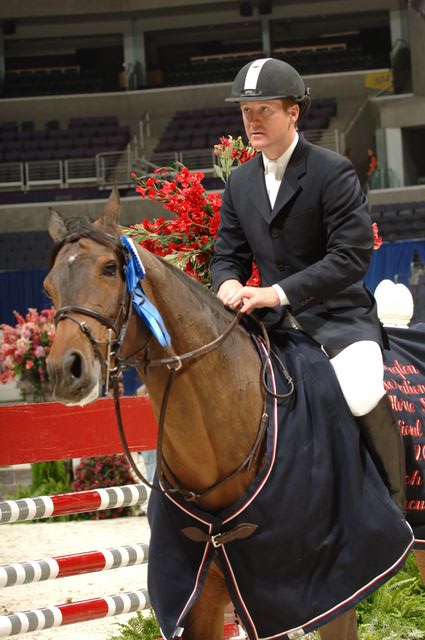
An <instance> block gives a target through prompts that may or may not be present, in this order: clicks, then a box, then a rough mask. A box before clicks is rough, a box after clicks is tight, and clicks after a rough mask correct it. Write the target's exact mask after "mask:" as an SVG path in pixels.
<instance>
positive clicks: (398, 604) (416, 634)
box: [357, 554, 425, 640]
mask: <svg viewBox="0 0 425 640" xmlns="http://www.w3.org/2000/svg"><path fill="white" fill-rule="evenodd" d="M357 618H358V624H359V637H360V640H382V639H383V638H385V640H410V639H414V638H422V639H425V587H424V584H423V582H422V579H421V577H420V575H419V572H418V569H417V566H416V561H415V558H414V556H413V554H411V555H410V556H409V558H408V559H407V562H406V564H405V566H404V567H403V569H401V570H400V571H399V573H398V574H397V575H395V576H394V577H393V578H391V580H389V581H388V582H386V583H385V584H384V585H383V586H382V587H381V588H380V589H378V590H377V591H375V592H374V593H373V594H372V595H371V596H369V598H367V599H366V600H364V601H363V602H362V603H361V604H360V605H359V606H358V607H357Z"/></svg>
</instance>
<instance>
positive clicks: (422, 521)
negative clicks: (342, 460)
mask: <svg viewBox="0 0 425 640" xmlns="http://www.w3.org/2000/svg"><path fill="white" fill-rule="evenodd" d="M387 333H388V336H389V343H390V349H389V350H388V351H385V353H384V362H385V379H384V384H385V389H386V392H387V395H388V397H389V398H390V400H391V405H392V408H393V411H394V413H395V415H396V416H397V419H398V424H399V426H400V431H401V435H402V436H403V440H404V450H405V453H406V496H407V520H408V521H409V523H410V525H411V526H412V528H413V532H414V534H415V539H416V541H415V547H416V548H417V549H421V550H425V324H418V325H415V326H413V327H411V328H410V329H403V328H397V329H396V328H391V329H390V328H387Z"/></svg>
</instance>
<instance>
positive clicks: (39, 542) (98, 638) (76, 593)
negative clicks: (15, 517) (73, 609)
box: [0, 516, 150, 640]
mask: <svg viewBox="0 0 425 640" xmlns="http://www.w3.org/2000/svg"><path fill="white" fill-rule="evenodd" d="M149 538H150V530H149V525H148V522H147V518H146V516H133V517H129V518H114V519H109V520H97V521H81V522H51V523H50V522H49V523H47V522H42V521H40V522H38V523H29V524H25V523H22V524H9V525H8V524H2V525H0V564H11V563H14V562H25V561H28V560H40V559H42V558H46V557H51V556H59V555H67V554H70V553H77V552H82V551H93V550H95V549H98V548H110V547H118V546H123V545H126V544H135V543H146V544H148V543H149ZM146 588H147V585H146V564H143V565H137V566H133V567H124V568H122V569H113V570H110V571H99V572H95V573H89V574H83V575H80V576H71V577H69V578H59V579H57V580H49V581H45V582H39V583H34V584H30V585H19V586H16V587H8V588H4V589H1V590H0V615H8V614H11V613H18V612H20V611H28V610H29V609H39V608H42V607H44V606H51V605H56V604H63V603H65V602H69V601H71V600H72V601H73V602H75V601H77V600H85V599H89V598H96V597H102V596H108V595H114V594H118V593H120V592H123V591H135V590H137V589H146ZM134 615H135V614H134V613H131V614H123V615H120V616H116V617H113V618H112V617H111V618H103V619H100V620H92V621H90V622H82V623H78V624H72V625H67V626H63V627H56V628H54V629H50V630H47V629H46V630H42V631H37V632H32V633H26V634H24V635H22V636H21V637H22V638H27V639H28V640H107V638H109V637H110V636H111V635H113V634H114V633H116V632H117V631H118V627H117V623H118V622H126V621H127V620H128V619H129V618H130V617H132V616H134Z"/></svg>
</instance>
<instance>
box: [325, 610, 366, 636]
mask: <svg viewBox="0 0 425 640" xmlns="http://www.w3.org/2000/svg"><path fill="white" fill-rule="evenodd" d="M318 631H319V635H320V638H321V640H357V638H358V635H357V619H356V610H355V609H350V610H349V611H346V612H345V613H343V614H342V615H340V616H339V617H338V618H335V619H334V620H332V622H328V623H327V624H325V625H323V627H320V629H318Z"/></svg>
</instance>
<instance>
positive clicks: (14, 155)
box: [3, 151, 20, 162]
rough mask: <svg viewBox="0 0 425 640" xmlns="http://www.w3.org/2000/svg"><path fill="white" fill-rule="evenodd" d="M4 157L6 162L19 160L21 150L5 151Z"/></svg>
mask: <svg viewBox="0 0 425 640" xmlns="http://www.w3.org/2000/svg"><path fill="white" fill-rule="evenodd" d="M3 159H4V161H5V162H19V160H20V152H19V151H5V152H4V154H3Z"/></svg>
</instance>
